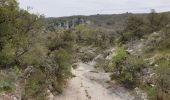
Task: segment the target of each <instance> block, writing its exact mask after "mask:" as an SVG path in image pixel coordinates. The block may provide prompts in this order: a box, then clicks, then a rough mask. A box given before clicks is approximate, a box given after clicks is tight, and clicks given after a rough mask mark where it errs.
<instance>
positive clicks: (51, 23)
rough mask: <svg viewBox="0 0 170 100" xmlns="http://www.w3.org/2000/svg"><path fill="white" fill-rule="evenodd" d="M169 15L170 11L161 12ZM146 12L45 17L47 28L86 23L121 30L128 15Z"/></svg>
mask: <svg viewBox="0 0 170 100" xmlns="http://www.w3.org/2000/svg"><path fill="white" fill-rule="evenodd" d="M163 13H166V14H168V15H170V12H163ZM147 15H148V14H147V13H141V14H140V13H139V14H133V13H123V14H111V15H100V14H98V15H90V16H82V15H81V16H70V17H58V18H57V17H56V18H55V17H49V18H46V22H47V24H48V29H50V30H55V28H59V27H63V28H66V29H68V28H73V27H75V26H77V25H81V24H83V25H87V26H90V27H103V28H106V29H108V30H111V31H117V30H122V29H123V28H124V27H125V23H126V21H127V19H128V18H129V17H130V16H138V17H141V18H145V17H147Z"/></svg>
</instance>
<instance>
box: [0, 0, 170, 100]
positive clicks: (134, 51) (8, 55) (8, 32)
mask: <svg viewBox="0 0 170 100" xmlns="http://www.w3.org/2000/svg"><path fill="white" fill-rule="evenodd" d="M117 16H118V15H117ZM119 16H121V15H119ZM122 16H125V15H122ZM126 17H127V16H126ZM91 19H93V20H94V16H92V17H91ZM95 21H96V23H98V24H100V22H97V20H95ZM169 21H170V17H169V15H168V14H167V13H156V12H155V11H154V10H153V11H152V12H151V13H150V14H146V15H145V16H144V17H141V16H139V15H135V14H128V18H127V20H125V21H122V23H121V25H120V27H121V28H120V29H119V30H116V31H115V30H114V31H111V30H110V26H111V25H113V24H114V23H117V22H110V23H109V22H108V21H107V25H106V26H107V27H108V26H109V29H108V28H106V27H104V26H105V24H101V25H97V26H95V27H94V26H93V27H92V26H89V25H84V24H83V25H77V26H75V27H73V28H69V29H64V28H62V27H61V28H57V29H56V28H54V27H55V25H52V24H50V25H49V23H50V21H49V19H48V20H47V19H46V18H45V17H43V16H41V15H35V14H30V13H29V12H28V11H26V10H22V9H20V8H19V6H18V3H17V2H16V0H1V1H0V94H1V93H5V94H11V93H13V94H15V95H16V96H17V98H21V99H22V100H30V99H34V100H45V99H46V98H47V96H48V92H47V91H48V90H50V91H51V92H52V93H53V94H55V95H57V94H60V93H62V92H63V90H64V88H65V87H66V86H67V84H68V80H69V79H70V78H71V77H72V73H71V65H72V64H73V63H75V62H77V61H79V60H80V61H83V62H88V61H91V60H93V59H94V58H95V57H96V56H97V55H98V54H100V53H103V51H104V50H106V49H108V48H111V47H115V48H116V51H115V52H114V53H115V54H114V56H113V57H112V60H111V61H107V60H105V59H104V58H103V59H98V63H97V64H96V68H98V67H100V68H102V69H103V70H105V71H106V72H109V73H112V75H111V79H113V80H116V81H117V82H118V83H119V84H122V85H123V86H125V87H126V88H128V89H131V90H133V89H135V88H136V87H139V88H141V89H142V90H144V92H146V93H147V94H148V99H149V100H169V99H170V23H169ZM119 24H120V23H117V24H116V25H115V27H117V26H119ZM122 24H123V25H122ZM113 26H114V25H113ZM122 26H124V27H122ZM115 27H114V28H115ZM114 28H113V29H114ZM115 32H116V33H115ZM139 44H140V45H142V46H141V47H140V48H137V46H138V45H139ZM130 46H132V47H130ZM87 48H90V50H87ZM129 49H130V50H131V51H129ZM138 49H140V50H138ZM103 54H104V53H103ZM104 55H105V56H107V55H108V54H107V53H105V54H104Z"/></svg>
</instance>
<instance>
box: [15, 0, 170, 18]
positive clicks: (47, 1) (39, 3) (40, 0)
mask: <svg viewBox="0 0 170 100" xmlns="http://www.w3.org/2000/svg"><path fill="white" fill-rule="evenodd" d="M18 2H19V4H20V7H21V8H23V9H27V8H30V9H29V11H30V12H31V13H36V14H44V15H45V16H46V17H61V16H72V15H94V14H119V13H125V12H132V13H145V12H150V10H151V9H155V10H156V11H157V12H164V11H170V0H18Z"/></svg>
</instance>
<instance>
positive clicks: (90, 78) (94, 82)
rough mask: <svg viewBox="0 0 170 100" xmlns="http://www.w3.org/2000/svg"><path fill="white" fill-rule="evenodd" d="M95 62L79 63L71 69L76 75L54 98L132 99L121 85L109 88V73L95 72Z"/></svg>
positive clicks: (80, 99) (58, 99) (67, 99)
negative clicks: (61, 92) (63, 90)
mask: <svg viewBox="0 0 170 100" xmlns="http://www.w3.org/2000/svg"><path fill="white" fill-rule="evenodd" d="M94 64H95V62H91V63H88V64H85V63H79V64H78V68H77V69H75V70H73V71H72V72H73V74H74V75H75V76H76V77H74V78H73V79H72V80H70V83H69V86H68V88H67V89H66V91H65V92H64V93H63V94H62V95H59V96H56V97H55V98H54V100H132V98H133V97H131V96H130V94H129V93H128V92H127V91H125V89H124V88H122V87H116V88H115V87H114V88H111V86H110V85H109V83H107V81H109V80H110V78H109V74H107V73H102V72H95V71H94V68H93V66H94Z"/></svg>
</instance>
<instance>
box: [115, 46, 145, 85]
mask: <svg viewBox="0 0 170 100" xmlns="http://www.w3.org/2000/svg"><path fill="white" fill-rule="evenodd" d="M112 66H113V72H114V73H113V75H112V79H117V80H118V82H120V83H122V84H124V85H125V86H126V87H129V88H133V87H135V86H137V85H139V81H140V80H139V77H140V75H141V74H142V69H143V68H144V67H146V64H145V62H144V61H143V59H142V58H141V57H136V56H132V55H128V54H127V53H126V52H125V50H124V49H123V48H118V49H117V50H116V55H115V56H114V57H113V58H112Z"/></svg>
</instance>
